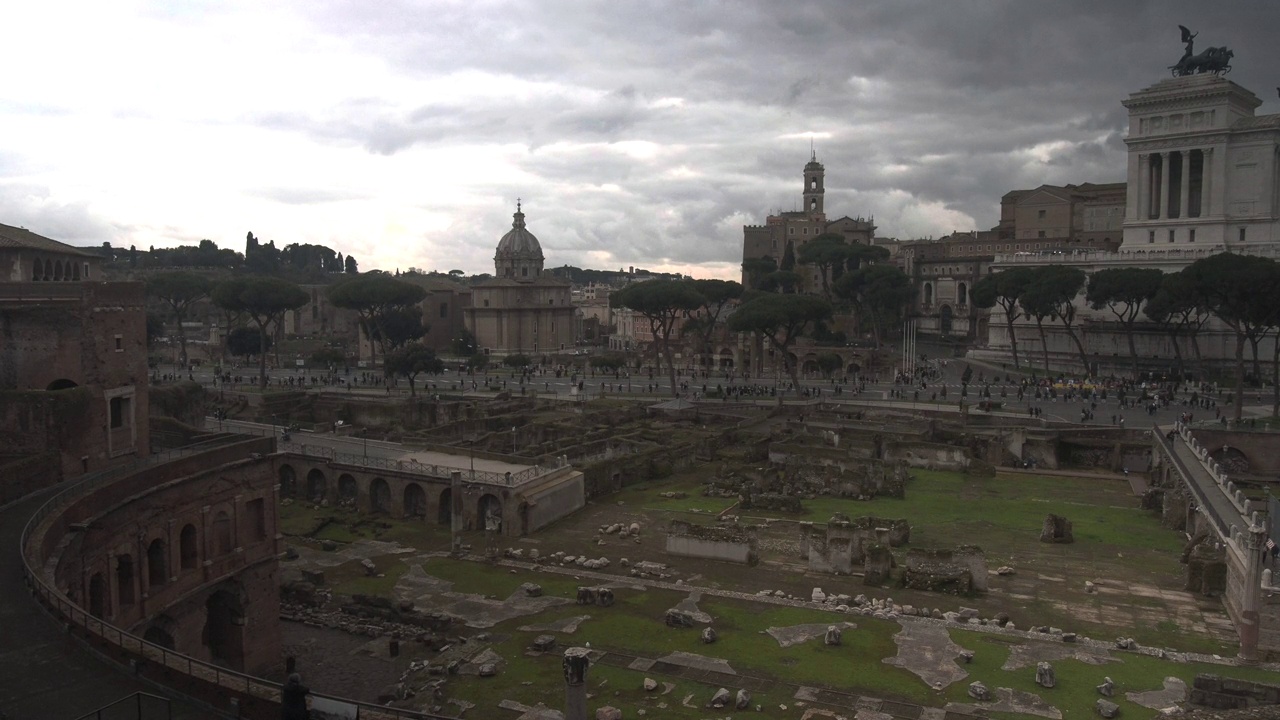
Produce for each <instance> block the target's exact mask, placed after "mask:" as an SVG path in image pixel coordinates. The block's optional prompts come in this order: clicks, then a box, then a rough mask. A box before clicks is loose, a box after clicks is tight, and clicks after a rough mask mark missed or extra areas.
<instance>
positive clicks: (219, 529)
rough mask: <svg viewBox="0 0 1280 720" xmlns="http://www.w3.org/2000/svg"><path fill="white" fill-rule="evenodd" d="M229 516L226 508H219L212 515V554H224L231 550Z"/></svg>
mask: <svg viewBox="0 0 1280 720" xmlns="http://www.w3.org/2000/svg"><path fill="white" fill-rule="evenodd" d="M231 548H232V545H231V516H230V515H228V514H227V511H226V510H219V511H218V514H217V515H214V516H213V554H214V555H215V556H218V557H220V556H222V555H226V554H227V553H229V552H231Z"/></svg>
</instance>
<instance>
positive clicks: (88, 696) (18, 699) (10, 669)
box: [0, 490, 209, 720]
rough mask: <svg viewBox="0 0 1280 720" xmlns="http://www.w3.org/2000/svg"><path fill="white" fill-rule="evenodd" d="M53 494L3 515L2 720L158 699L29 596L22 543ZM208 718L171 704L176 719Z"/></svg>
mask: <svg viewBox="0 0 1280 720" xmlns="http://www.w3.org/2000/svg"><path fill="white" fill-rule="evenodd" d="M51 494H52V492H51V490H45V491H42V492H39V493H36V494H35V495H31V496H27V497H26V498H23V499H22V500H19V501H17V502H15V503H12V504H10V505H8V506H7V507H4V508H0V548H3V549H4V550H3V552H2V553H0V578H2V579H0V629H2V630H0V718H6V720H71V718H76V717H79V716H80V715H82V714H84V713H87V712H90V711H92V710H96V709H97V708H100V707H102V706H104V705H106V704H108V703H111V702H114V701H115V700H117V699H119V698H122V697H124V696H126V695H131V694H133V693H134V692H137V691H139V690H141V691H145V692H150V693H156V692H157V691H156V689H155V688H154V687H152V686H150V685H147V684H145V683H142V682H140V681H138V680H134V679H133V678H131V677H129V675H128V674H127V673H126V672H125V671H124V670H123V669H121V668H120V666H118V665H115V664H114V663H109V662H107V661H106V660H102V659H100V658H98V657H97V656H96V655H94V654H93V653H91V652H89V651H88V650H86V649H85V648H84V646H83V645H81V644H80V643H79V642H77V641H75V640H72V639H71V638H69V637H68V636H67V634H66V633H65V632H63V631H62V628H61V626H59V625H58V624H57V623H55V622H54V620H53V619H52V618H51V617H50V616H49V615H47V614H46V613H45V612H44V609H43V608H42V607H40V606H39V605H38V604H37V603H36V602H35V600H34V599H32V597H31V595H30V594H28V592H27V586H26V584H25V583H24V582H23V581H22V560H21V558H20V557H19V555H18V537H19V535H20V534H21V532H22V527H23V526H24V525H25V524H26V522H27V519H28V518H29V517H31V514H32V513H34V512H35V511H36V509H37V508H39V507H40V505H41V503H43V502H44V501H45V500H47V499H48V497H49V496H50V495H51ZM208 716H209V715H208V713H207V712H205V711H202V710H198V709H197V708H196V707H195V706H193V705H187V704H184V703H180V702H177V701H175V702H174V703H173V717H174V718H179V719H180V720H185V719H187V718H191V719H193V720H194V719H195V718H205V717H208ZM149 717H160V716H159V715H153V716H149Z"/></svg>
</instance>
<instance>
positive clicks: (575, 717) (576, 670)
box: [564, 647, 591, 720]
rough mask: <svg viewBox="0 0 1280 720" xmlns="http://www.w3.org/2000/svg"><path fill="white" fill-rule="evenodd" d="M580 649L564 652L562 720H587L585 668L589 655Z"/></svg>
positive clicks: (575, 648)
mask: <svg viewBox="0 0 1280 720" xmlns="http://www.w3.org/2000/svg"><path fill="white" fill-rule="evenodd" d="M590 652H591V651H590V650H587V649H586V648H582V647H571V648H569V649H567V650H565V651H564V720H587V668H588V667H590V665H591V658H590V656H589V653H590Z"/></svg>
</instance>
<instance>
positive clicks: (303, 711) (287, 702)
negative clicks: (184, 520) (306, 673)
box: [280, 673, 311, 720]
mask: <svg viewBox="0 0 1280 720" xmlns="http://www.w3.org/2000/svg"><path fill="white" fill-rule="evenodd" d="M310 694H311V689H310V688H308V687H307V686H306V685H303V684H302V676H301V675H299V674H298V673H291V674H290V675H289V680H288V682H286V683H285V684H284V687H282V688H281V689H280V720H311V711H310V710H308V709H307V695H310Z"/></svg>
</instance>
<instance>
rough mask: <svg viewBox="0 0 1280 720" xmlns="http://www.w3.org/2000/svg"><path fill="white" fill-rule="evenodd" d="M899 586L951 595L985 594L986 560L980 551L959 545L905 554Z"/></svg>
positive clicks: (970, 546) (973, 547)
mask: <svg viewBox="0 0 1280 720" xmlns="http://www.w3.org/2000/svg"><path fill="white" fill-rule="evenodd" d="M902 582H903V585H904V586H906V587H908V588H911V589H913V590H932V591H936V592H945V593H950V594H955V595H967V594H969V593H975V592H986V591H987V559H986V556H985V555H984V554H983V552H982V549H981V548H978V547H975V546H972V545H962V546H960V547H957V548H956V549H955V550H924V549H912V550H908V551H907V566H906V569H905V570H904V571H903V573H902Z"/></svg>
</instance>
